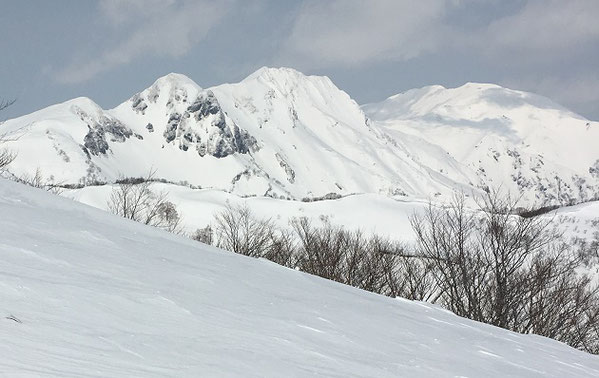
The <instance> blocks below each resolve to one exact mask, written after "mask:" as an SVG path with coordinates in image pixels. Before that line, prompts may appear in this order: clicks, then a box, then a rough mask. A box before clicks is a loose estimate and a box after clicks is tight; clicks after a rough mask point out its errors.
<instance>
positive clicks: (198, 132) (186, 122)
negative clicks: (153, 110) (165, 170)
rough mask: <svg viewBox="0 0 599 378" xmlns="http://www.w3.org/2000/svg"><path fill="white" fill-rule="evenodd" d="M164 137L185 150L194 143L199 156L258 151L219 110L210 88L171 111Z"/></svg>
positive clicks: (248, 136)
mask: <svg viewBox="0 0 599 378" xmlns="http://www.w3.org/2000/svg"><path fill="white" fill-rule="evenodd" d="M163 135H164V138H165V140H166V142H167V143H171V142H174V143H177V144H178V146H179V148H180V149H182V150H184V151H187V150H189V149H190V147H192V146H194V147H195V150H196V151H197V153H198V154H199V155H200V156H202V157H203V156H206V155H210V156H214V157H217V158H223V157H226V156H229V155H232V154H234V153H240V154H247V153H250V152H253V151H257V150H258V144H257V141H256V139H255V138H254V137H253V136H251V135H250V134H249V133H248V132H247V131H246V130H243V129H241V128H240V127H239V126H238V125H236V124H235V122H233V121H232V120H231V119H229V118H228V117H227V116H226V114H225V112H224V111H223V110H222V108H221V106H220V104H219V102H218V99H217V98H216V96H215V95H214V93H213V92H212V91H211V90H205V91H202V92H200V93H199V94H198V95H197V97H196V98H195V99H194V100H193V101H192V102H190V104H189V106H188V107H187V108H186V109H185V111H184V112H182V113H178V112H173V113H171V115H170V117H169V119H168V122H167V126H166V129H165V131H164V134H163Z"/></svg>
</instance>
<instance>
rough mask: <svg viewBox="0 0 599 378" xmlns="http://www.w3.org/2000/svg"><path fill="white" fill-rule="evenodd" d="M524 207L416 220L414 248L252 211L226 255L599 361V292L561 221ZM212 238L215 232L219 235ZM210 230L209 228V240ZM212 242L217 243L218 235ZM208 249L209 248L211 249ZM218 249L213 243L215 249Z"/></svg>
mask: <svg viewBox="0 0 599 378" xmlns="http://www.w3.org/2000/svg"><path fill="white" fill-rule="evenodd" d="M520 210H521V208H520V207H519V206H518V203H517V201H514V200H511V199H510V198H507V197H503V196H501V195H499V194H498V193H490V194H488V195H487V196H486V197H484V198H481V199H480V201H479V208H478V209H477V211H472V210H469V209H468V208H467V207H466V205H465V199H464V196H456V197H455V199H454V201H453V203H451V204H449V205H447V206H444V207H435V206H433V205H429V206H428V208H427V209H426V210H425V211H424V212H422V213H419V214H415V215H413V216H412V218H411V223H412V227H413V230H414V232H415V234H416V242H415V243H414V245H411V246H407V245H402V244H399V243H396V242H393V241H390V240H388V239H386V238H383V237H380V236H376V235H365V234H363V233H361V232H359V231H350V230H346V229H344V228H343V227H339V226H333V225H331V224H330V223H328V222H325V223H324V225H322V226H315V225H314V224H313V223H312V222H311V221H310V220H308V219H307V218H296V219H293V220H292V221H291V230H289V229H283V228H280V227H276V226H275V224H274V222H272V221H271V220H268V219H259V218H257V217H255V216H254V215H253V214H252V213H251V211H250V210H249V209H248V208H247V207H244V206H228V207H227V208H226V209H225V210H224V211H223V212H221V213H220V214H218V215H216V217H215V221H214V242H215V244H216V245H217V246H218V247H220V248H223V249H225V250H229V251H232V252H235V253H239V254H243V255H246V256H252V257H261V258H266V259H269V260H271V261H274V262H277V263H279V264H281V265H284V266H287V267H289V268H293V269H298V270H301V271H303V272H306V273H310V274H314V275H317V276H320V277H323V278H327V279H331V280H334V281H337V282H341V283H344V284H347V285H351V286H354V287H357V288H361V289H364V290H368V291H372V292H375V293H379V294H383V295H387V296H391V297H404V298H408V299H413V300H422V301H428V302H431V303H438V304H440V305H442V306H443V307H445V308H447V309H449V310H451V311H452V312H454V313H456V314H457V315H460V316H463V317H467V318H470V319H473V320H477V321H481V322H484V323H488V324H493V325H496V326H498V327H502V328H506V329H510V330H513V331H516V332H521V333H534V334H538V335H542V336H547V337H551V338H554V339H557V340H560V341H562V342H565V343H567V344H569V345H571V346H573V347H575V348H579V349H582V350H585V351H588V352H591V353H599V289H598V288H597V287H596V286H593V284H592V282H591V279H590V278H589V277H587V276H585V275H583V274H581V273H579V272H577V268H578V267H580V265H581V261H580V256H579V254H578V253H576V251H573V250H572V249H571V248H570V247H569V246H568V245H566V244H565V243H564V242H563V240H564V239H563V238H562V236H561V235H560V234H559V233H558V232H556V230H555V229H554V228H553V227H552V222H551V220H547V218H540V217H521V216H518V215H516V214H517V213H518V212H519V211H520ZM209 231H210V232H212V229H210V230H209ZM206 232H207V229H203V233H204V238H205V234H206ZM210 238H211V239H212V235H211V236H210ZM204 241H205V240H204ZM211 241H212V240H211Z"/></svg>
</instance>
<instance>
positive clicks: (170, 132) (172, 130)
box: [163, 113, 181, 143]
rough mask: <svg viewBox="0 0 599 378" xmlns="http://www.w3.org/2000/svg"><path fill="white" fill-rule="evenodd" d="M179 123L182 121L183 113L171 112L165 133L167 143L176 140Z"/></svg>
mask: <svg viewBox="0 0 599 378" xmlns="http://www.w3.org/2000/svg"><path fill="white" fill-rule="evenodd" d="M179 123H181V114H179V113H173V114H171V116H170V117H169V119H168V122H167V124H166V129H165V130H164V134H163V135H164V139H166V141H167V143H170V142H172V141H173V140H175V137H176V136H177V128H178V127H179Z"/></svg>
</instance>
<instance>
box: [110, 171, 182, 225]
mask: <svg viewBox="0 0 599 378" xmlns="http://www.w3.org/2000/svg"><path fill="white" fill-rule="evenodd" d="M151 178H152V173H150V174H149V175H148V179H147V180H145V181H143V182H141V183H133V182H131V181H129V180H122V181H121V183H120V184H118V185H117V186H116V187H115V188H114V189H113V191H112V193H111V194H110V198H109V200H108V210H109V211H110V212H112V213H113V214H116V215H120V216H122V217H124V218H127V219H131V220H134V221H136V222H140V223H143V224H147V225H150V226H154V227H158V228H161V229H164V230H166V231H169V232H173V233H176V234H179V233H181V232H182V226H181V216H180V214H179V212H178V210H177V208H176V206H175V205H174V204H173V203H172V202H170V201H169V200H168V193H167V192H159V193H154V192H153V191H152V190H151V189H150V186H151V185H152V182H151Z"/></svg>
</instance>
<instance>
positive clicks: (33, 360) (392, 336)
mask: <svg viewBox="0 0 599 378" xmlns="http://www.w3.org/2000/svg"><path fill="white" fill-rule="evenodd" d="M0 214H2V217H1V218H0V253H1V254H2V259H1V260H0V306H1V307H0V311H1V312H2V315H3V316H2V318H1V319H0V324H1V326H0V338H1V339H2V340H3V342H2V343H0V371H2V372H3V373H5V374H6V375H7V376H11V377H15V376H60V377H66V376H78V377H79V376H89V377H95V376H97V377H100V376H101V377H105V376H111V377H115V376H127V377H130V376H140V377H141V376H143V377H164V376H244V377H248V376H272V377H280V376H308V375H320V376H337V377H351V376H355V377H365V376H368V377H397V376H409V377H414V376H429V377H440V376H470V377H482V376H484V377H492V376H497V377H505V376H523V377H524V376H525V377H535V376H536V377H547V376H554V377H589V376H597V375H599V358H598V357H597V356H593V355H589V354H586V353H583V352H580V351H577V350H574V349H572V348H569V347H568V346H566V345H564V344H561V343H558V342H556V341H553V340H549V339H546V338H542V337H537V336H525V335H518V334H515V333H512V332H508V331H505V330H502V329H499V328H495V327H491V326H487V325H484V324H479V323H476V322H473V321H469V320H466V319H462V318H459V317H457V316H455V315H453V314H451V313H448V312H446V311H443V310H440V309H438V308H435V307H433V306H430V305H427V304H422V303H417V302H410V301H405V300H399V299H391V298H386V297H381V296H378V295H374V294H371V293H367V292H363V291H360V290H357V289H353V288H351V287H347V286H343V285H340V284H336V283H333V282H330V281H326V280H323V279H320V278H317V277H313V276H309V275H306V274H303V273H301V272H297V271H293V270H289V269H286V268H283V267H280V266H277V265H274V264H272V263H270V262H268V261H262V260H255V259H250V258H245V257H242V256H238V255H234V254H231V253H226V252H223V251H220V250H217V249H215V248H210V247H207V246H204V245H202V244H199V243H196V242H193V241H191V240H187V239H184V238H180V237H177V236H173V235H171V234H168V233H164V232H161V231H159V230H156V229H153V228H149V227H145V226H142V225H140V224H136V223H133V222H129V221H126V220H124V219H120V218H116V217H114V216H111V215H109V214H107V213H105V212H102V211H100V210H97V209H94V208H91V207H86V206H84V205H81V204H78V203H75V202H73V201H70V200H68V199H62V198H57V197H52V196H51V195H49V194H47V193H45V192H42V191H38V190H35V189H31V188H27V187H23V186H21V185H18V184H15V183H12V182H7V181H0ZM11 315H12V316H14V317H15V318H17V319H19V320H20V322H16V321H14V320H11V319H7V318H5V317H9V316H11Z"/></svg>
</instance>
